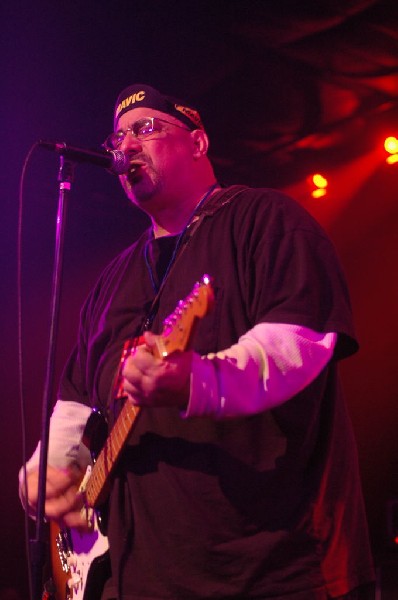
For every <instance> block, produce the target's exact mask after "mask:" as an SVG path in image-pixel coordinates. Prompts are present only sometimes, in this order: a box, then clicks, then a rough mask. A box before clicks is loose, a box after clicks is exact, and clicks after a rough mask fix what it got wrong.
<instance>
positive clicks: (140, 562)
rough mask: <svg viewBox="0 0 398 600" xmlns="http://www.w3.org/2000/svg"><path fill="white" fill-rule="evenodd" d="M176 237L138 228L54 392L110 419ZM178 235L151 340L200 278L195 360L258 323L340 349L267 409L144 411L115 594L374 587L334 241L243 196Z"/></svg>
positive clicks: (295, 593)
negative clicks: (297, 331) (122, 365)
mask: <svg viewBox="0 0 398 600" xmlns="http://www.w3.org/2000/svg"><path fill="white" fill-rule="evenodd" d="M175 242H176V239H175V238H160V239H156V240H153V239H151V237H150V234H149V232H145V233H144V234H143V236H142V237H141V238H140V239H139V240H138V241H137V242H136V243H135V244H134V245H133V246H131V247H130V248H128V249H127V250H126V251H124V252H123V253H122V254H121V255H120V256H118V257H117V258H116V259H115V260H114V261H113V262H112V263H111V265H109V267H108V268H107V269H106V270H105V271H104V273H103V275H102V276H101V278H100V280H99V281H98V283H97V285H96V287H95V288H94V290H93V291H92V293H91V294H90V296H89V298H88V300H87V302H86V304H85V306H84V308H83V311H82V318H81V326H80V333H79V340H78V344H77V346H76V350H75V352H74V353H73V355H72V356H71V359H70V361H69V363H68V364H67V366H66V369H65V372H64V376H63V379H62V382H61V387H60V397H61V398H62V399H65V400H75V401H78V402H83V403H85V404H91V405H94V406H97V407H100V408H102V409H104V410H105V411H107V412H108V417H109V421H110V423H112V421H113V418H114V413H115V411H116V412H117V410H118V406H117V403H116V404H115V403H114V402H113V399H112V385H113V381H114V377H115V373H116V372H117V368H118V362H119V359H120V355H121V350H122V346H123V342H124V341H125V340H126V339H127V338H131V337H134V336H136V335H138V334H139V333H140V331H141V327H142V323H143V321H144V320H145V317H146V316H147V315H148V311H149V309H150V306H151V303H152V301H153V298H154V290H153V286H152V282H151V277H150V273H149V270H150V271H151V272H152V276H153V277H152V278H154V279H155V280H156V279H157V278H159V277H160V278H161V272H162V271H163V272H164V269H165V267H167V264H168V262H169V260H170V258H171V257H172V255H173V251H174V248H175ZM179 242H180V245H179V249H178V252H177V254H176V256H175V259H174V263H173V265H172V266H171V269H170V270H169V274H168V276H167V279H166V281H165V284H164V287H163V291H162V293H161V295H160V298H159V302H158V305H157V311H156V315H155V318H154V320H153V324H152V330H153V331H155V333H159V332H160V331H161V329H162V322H163V320H164V319H165V318H166V317H167V316H168V315H169V314H170V313H171V312H172V311H173V310H174V308H175V306H176V305H177V303H178V301H179V300H180V299H182V298H184V297H186V296H187V295H188V294H189V292H190V291H191V289H192V287H193V285H194V283H195V282H196V281H198V280H199V279H200V278H201V277H202V275H203V274H204V273H206V274H209V275H211V277H212V278H213V285H214V290H215V297H216V303H215V309H214V310H213V311H212V312H211V313H210V314H209V315H207V316H206V317H204V318H203V319H202V320H201V322H200V323H199V326H198V329H197V331H196V334H195V339H194V343H193V347H194V349H195V350H196V351H197V352H198V353H200V354H206V353H209V352H217V351H218V350H223V349H225V348H228V347H229V346H231V345H232V344H234V343H236V342H237V341H238V339H239V337H240V336H241V335H243V334H244V333H245V332H246V331H248V330H249V329H251V328H252V327H254V326H255V325H256V324H258V323H264V322H271V323H292V324H297V325H302V326H305V327H309V328H311V329H313V330H315V331H318V332H330V331H334V332H336V333H338V343H337V346H336V350H335V357H334V359H333V360H332V361H331V362H330V363H329V365H328V366H327V367H326V368H325V369H324V370H323V371H322V372H321V374H320V375H319V376H318V377H317V378H316V380H315V381H313V382H312V383H311V384H310V385H309V386H308V387H307V388H306V389H304V390H303V391H302V392H300V393H299V394H298V395H296V396H295V397H293V398H292V399H290V400H289V401H287V402H285V403H284V404H283V405H282V406H280V407H277V408H275V409H273V410H269V411H264V412H262V413H260V414H257V415H254V416H250V417H244V418H243V417H242V418H232V419H224V420H215V419H212V418H210V417H200V418H198V417H197V418H189V419H183V418H182V417H181V415H180V413H179V412H178V410H177V409H169V408H157V409H149V408H148V409H144V410H142V411H141V414H140V417H139V419H138V421H137V423H136V425H135V427H134V429H133V432H132V435H131V437H130V440H129V445H128V447H127V448H126V450H125V451H124V453H123V456H122V458H121V460H120V462H119V464H118V469H117V475H116V477H115V479H114V482H113V488H112V494H111V502H110V523H109V532H108V535H109V541H110V548H111V559H112V570H113V580H112V584H110V588H109V589H110V590H111V592H110V596H109V597H112V593H113V594H116V592H117V590H119V592H120V593H121V594H122V597H123V599H126V600H130V599H134V600H143V599H147V600H148V599H153V600H155V599H157V600H160V599H162V600H163V599H170V600H171V599H183V600H185V599H196V598H197V599H207V598H219V599H221V598H224V599H225V598H236V599H238V598H239V599H242V598H268V597H269V598H274V599H279V598H280V599H282V598H285V597H286V598H287V597H288V598H289V599H290V598H291V599H292V600H293V599H294V600H296V598H297V600H299V599H300V600H301V599H302V600H310V599H312V598H313V599H316V598H317V599H318V598H319V599H321V598H326V590H327V591H328V592H329V593H330V594H333V595H341V594H343V593H345V592H347V591H348V590H349V589H351V588H353V587H355V586H356V585H358V584H360V583H362V582H366V581H369V580H371V579H372V566H371V560H370V556H369V548H368V540H367V526H366V521H365V516H364V512H363V505H362V496H361V490H360V483H359V476H358V467H357V461H356V452H355V444H354V440H353V436H352V431H351V427H350V423H349V419H348V416H347V413H346V408H345V406H344V403H343V401H342V398H341V393H340V389H339V383H338V377H337V360H338V359H339V358H342V357H344V356H347V355H349V354H351V353H352V352H354V351H355V350H356V342H355V337H354V332H353V325H352V318H351V310H350V304H349V298H348V294H347V289H346V285H345V281H344V277H343V275H342V272H341V269H340V266H339V264H338V261H337V259H336V255H335V251H334V248H333V246H332V244H331V243H330V241H329V240H328V238H327V237H326V236H325V234H324V232H323V231H322V229H321V228H320V227H319V226H318V225H317V224H316V222H315V221H314V220H313V219H312V218H311V217H310V216H309V215H308V214H307V213H306V212H305V211H304V210H303V209H302V208H300V207H299V206H298V205H297V204H296V203H295V202H293V201H292V200H290V199H289V198H286V197H285V196H284V195H282V194H280V193H279V192H275V191H272V190H264V189H263V190H259V189H257V190H255V189H249V188H240V187H233V188H230V189H228V190H223V191H221V192H219V193H217V195H216V196H215V198H213V199H211V201H210V202H209V203H208V204H207V205H206V206H205V208H204V210H203V211H202V213H201V215H200V217H199V219H198V220H194V222H193V224H192V225H191V227H189V228H188V230H187V232H186V234H185V236H184V238H183V239H182V240H181V239H180V240H179ZM145 248H146V250H145ZM145 254H146V259H145ZM148 265H149V267H150V269H148ZM244 394H245V390H244V389H242V395H243V396H244ZM289 594H291V595H289Z"/></svg>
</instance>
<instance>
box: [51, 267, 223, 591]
mask: <svg viewBox="0 0 398 600" xmlns="http://www.w3.org/2000/svg"><path fill="white" fill-rule="evenodd" d="M213 303H214V293H213V289H212V286H211V281H210V277H209V276H208V275H204V276H203V277H202V280H201V281H200V282H198V283H196V284H195V286H194V288H193V290H192V292H191V293H190V294H189V296H187V298H185V300H180V302H179V303H178V305H177V307H176V309H175V310H174V312H173V313H172V314H171V315H170V316H169V317H167V319H166V320H165V321H164V322H163V330H162V333H161V334H160V335H158V336H156V348H155V351H154V355H155V356H156V357H158V358H165V357H166V356H168V355H169V354H171V353H172V352H174V351H176V350H186V349H187V348H188V347H189V343H190V341H191V339H192V337H193V333H194V329H195V324H196V322H197V319H199V318H202V317H204V316H205V315H206V314H207V313H208V312H209V310H210V309H211V307H212V306H213ZM137 344H139V341H138V342H137V340H127V341H126V343H125V344H124V348H123V352H122V356H121V359H120V366H119V370H118V375H117V378H116V384H115V391H114V394H115V397H118V398H123V397H124V392H123V377H122V370H123V366H124V363H125V361H126V359H127V357H128V356H129V354H130V353H131V352H132V351H133V349H134V348H135V347H136V346H137ZM139 413H140V407H138V406H134V405H133V404H131V402H128V401H125V402H124V404H123V407H122V409H121V411H120V413H119V416H118V418H117V420H116V422H115V424H114V426H113V428H112V430H111V432H110V434H109V436H108V438H107V439H106V442H105V444H104V446H103V448H102V450H101V451H100V453H99V455H98V457H97V459H96V461H95V463H94V465H93V466H89V467H88V468H87V471H86V473H85V475H84V477H83V480H82V482H81V484H80V488H79V491H80V492H81V493H82V495H83V498H84V507H83V509H82V513H83V514H84V516H85V518H86V519H87V520H88V522H89V524H90V531H89V532H88V533H84V534H83V533H80V532H78V531H77V530H75V529H73V528H67V529H62V530H60V529H59V528H58V527H57V526H56V525H55V524H54V523H51V562H52V574H53V582H54V585H55V588H56V598H57V600H98V598H100V597H101V592H102V587H103V585H104V584H105V581H106V580H107V579H108V578H109V576H110V566H109V561H108V540H107V537H106V536H105V535H104V533H103V531H102V530H101V529H102V526H101V517H100V512H99V511H98V508H99V507H101V506H102V505H103V504H104V502H105V500H106V498H107V495H108V491H109V487H110V477H111V475H112V473H113V471H114V468H115V465H116V462H117V460H118V458H119V456H120V454H121V452H122V450H123V448H124V446H125V445H126V442H127V439H128V437H129V435H130V432H131V431H132V429H133V426H134V423H135V422H136V419H137V417H138V415H139ZM90 419H91V418H90ZM90 419H89V421H90ZM86 429H87V428H86ZM83 439H84V441H85V438H83Z"/></svg>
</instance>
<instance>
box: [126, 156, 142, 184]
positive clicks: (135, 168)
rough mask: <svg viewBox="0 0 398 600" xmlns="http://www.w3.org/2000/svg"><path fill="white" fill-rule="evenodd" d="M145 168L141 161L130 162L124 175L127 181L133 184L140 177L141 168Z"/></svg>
mask: <svg viewBox="0 0 398 600" xmlns="http://www.w3.org/2000/svg"><path fill="white" fill-rule="evenodd" d="M144 166H145V163H144V162H143V161H132V162H131V163H130V165H129V168H128V171H127V173H126V175H127V179H128V180H129V182H130V183H135V182H136V181H137V180H138V178H139V177H140V172H141V169H142V167H144Z"/></svg>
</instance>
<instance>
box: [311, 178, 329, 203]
mask: <svg viewBox="0 0 398 600" xmlns="http://www.w3.org/2000/svg"><path fill="white" fill-rule="evenodd" d="M308 182H309V184H310V187H311V196H312V197H313V198H322V196H326V191H327V187H328V184H329V182H328V180H327V179H326V177H324V176H323V175H322V174H321V173H314V174H313V175H310V177H309V178H308Z"/></svg>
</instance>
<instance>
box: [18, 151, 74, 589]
mask: <svg viewBox="0 0 398 600" xmlns="http://www.w3.org/2000/svg"><path fill="white" fill-rule="evenodd" d="M74 166H75V165H74V163H73V162H71V161H70V160H66V159H65V158H64V156H60V167H59V173H58V182H59V194H58V212H57V222H56V236H55V254H54V267H53V280H52V293H51V320H50V336H49V345H48V356H47V367H46V377H45V385H44V392H43V404H42V421H41V438H40V439H41V445H40V462H39V485H38V500H37V515H36V537H35V538H34V539H33V540H30V542H29V552H30V564H31V574H30V576H31V590H32V593H33V599H32V600H40V599H42V598H43V597H44V596H43V595H42V594H43V571H44V565H45V563H46V555H47V552H46V550H47V544H46V542H45V535H44V533H45V518H44V515H45V511H44V507H45V497H46V474H47V453H48V443H49V428H50V411H51V405H52V397H53V387H54V364H55V350H56V339H57V332H58V317H59V306H60V290H61V280H62V267H63V247H64V237H65V225H64V221H65V217H66V208H67V202H68V198H69V195H70V190H71V184H72V182H73V175H74ZM47 597H48V596H47Z"/></svg>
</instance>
